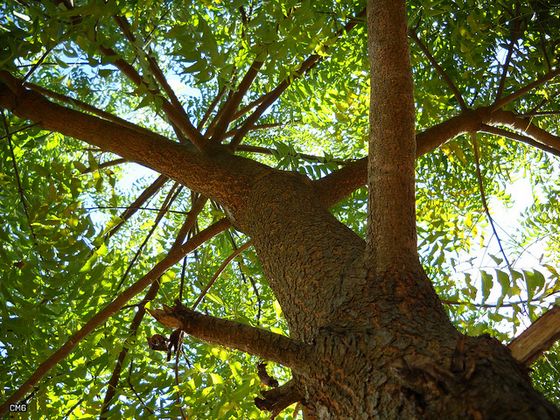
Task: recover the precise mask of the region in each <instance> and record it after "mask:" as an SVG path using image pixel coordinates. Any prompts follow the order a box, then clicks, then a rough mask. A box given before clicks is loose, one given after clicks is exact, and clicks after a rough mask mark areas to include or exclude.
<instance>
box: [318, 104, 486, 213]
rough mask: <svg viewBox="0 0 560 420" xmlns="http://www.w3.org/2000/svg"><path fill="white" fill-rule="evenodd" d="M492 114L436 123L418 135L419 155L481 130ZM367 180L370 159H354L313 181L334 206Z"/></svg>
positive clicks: (472, 114) (475, 112) (472, 113)
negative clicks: (458, 137) (368, 160)
mask: <svg viewBox="0 0 560 420" xmlns="http://www.w3.org/2000/svg"><path fill="white" fill-rule="evenodd" d="M489 117H490V112H489V110H488V109H487V108H478V109H475V110H467V111H465V112H463V113H461V114H459V115H457V116H455V117H453V118H450V119H449V120H447V121H444V122H442V123H439V124H436V125H434V126H433V127H430V128H428V129H426V130H424V131H422V132H421V133H418V134H417V135H416V157H419V156H422V155H424V154H426V153H428V152H431V151H432V150H434V149H436V148H437V147H439V146H441V145H442V144H444V143H445V142H447V141H449V140H451V139H453V138H455V137H457V136H459V135H461V134H465V133H468V132H472V131H478V130H479V129H480V127H481V125H482V124H483V123H484V121H486V120H487V119H488V118H489ZM366 182H367V159H366V158H363V159H360V160H357V161H355V162H352V163H350V164H348V165H346V166H344V167H343V168H341V169H339V170H338V171H334V172H333V173H331V174H329V175H327V176H325V177H323V178H321V179H319V180H317V181H314V182H313V184H314V185H315V188H316V190H317V193H318V194H319V196H320V198H321V200H322V201H323V202H324V203H325V205H327V206H329V207H330V206H332V205H334V204H336V203H337V202H338V201H340V200H342V199H343V198H344V197H347V196H348V195H349V194H350V193H352V191H354V190H356V189H357V188H359V187H361V186H364V185H365V184H366Z"/></svg>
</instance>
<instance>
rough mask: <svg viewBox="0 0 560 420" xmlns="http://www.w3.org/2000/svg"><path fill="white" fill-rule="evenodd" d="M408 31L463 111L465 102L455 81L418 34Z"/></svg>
mask: <svg viewBox="0 0 560 420" xmlns="http://www.w3.org/2000/svg"><path fill="white" fill-rule="evenodd" d="M408 33H409V35H410V37H411V38H412V39H413V40H414V42H416V44H417V45H418V47H419V48H420V49H421V50H422V52H423V53H424V55H425V56H426V58H427V59H428V61H429V62H430V64H431V65H432V66H433V67H434V69H435V70H436V72H437V73H438V74H439V75H440V76H441V78H442V79H443V80H444V81H445V83H447V86H448V87H449V89H450V90H451V92H452V93H453V96H455V99H456V100H457V103H458V104H459V106H460V107H461V110H463V111H465V110H466V109H467V108H468V107H467V104H466V103H465V100H464V99H463V95H461V92H459V89H457V86H455V83H453V80H451V77H449V75H448V74H447V72H446V71H445V70H444V69H443V67H441V65H440V64H439V63H438V62H437V60H436V59H435V57H434V56H433V55H432V53H431V52H430V50H429V49H428V47H426V44H424V43H423V42H422V40H421V39H420V38H419V37H418V34H417V33H416V32H415V31H412V30H410V31H408Z"/></svg>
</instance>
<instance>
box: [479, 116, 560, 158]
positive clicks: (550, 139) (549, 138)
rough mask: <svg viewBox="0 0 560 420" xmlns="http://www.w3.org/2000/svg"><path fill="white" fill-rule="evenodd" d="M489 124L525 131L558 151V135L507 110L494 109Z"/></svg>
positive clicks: (559, 147) (559, 141) (559, 145)
mask: <svg viewBox="0 0 560 420" xmlns="http://www.w3.org/2000/svg"><path fill="white" fill-rule="evenodd" d="M488 124H490V125H496V124H499V125H505V126H507V127H510V128H513V129H514V130H517V131H521V132H522V133H525V134H526V135H528V136H529V137H531V138H532V139H533V140H536V141H538V142H539V143H541V144H544V145H545V146H548V147H550V148H552V149H556V150H558V151H560V137H558V136H555V135H554V134H551V133H549V132H548V131H546V130H543V129H542V128H539V127H537V126H536V125H535V124H533V123H532V122H531V120H530V119H527V118H521V117H518V116H517V115H515V114H514V113H513V112H509V111H499V110H498V111H494V112H493V113H492V115H491V118H490V120H489V121H488Z"/></svg>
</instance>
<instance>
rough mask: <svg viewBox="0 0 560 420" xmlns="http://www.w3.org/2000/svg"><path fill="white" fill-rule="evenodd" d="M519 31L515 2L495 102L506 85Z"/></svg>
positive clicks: (517, 8)
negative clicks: (508, 40)
mask: <svg viewBox="0 0 560 420" xmlns="http://www.w3.org/2000/svg"><path fill="white" fill-rule="evenodd" d="M520 29H521V20H520V16H519V2H518V1H516V2H515V11H514V19H513V22H512V23H511V37H510V38H511V39H510V42H509V46H508V51H507V55H506V60H505V62H504V65H503V70H502V76H501V78H500V83H499V85H498V90H497V91H496V99H495V100H496V101H497V100H498V99H500V97H501V96H502V92H503V91H504V86H505V84H506V79H507V75H508V70H509V64H510V61H511V57H512V55H513V49H514V47H515V44H517V40H518V39H519V38H520V36H521V33H520Z"/></svg>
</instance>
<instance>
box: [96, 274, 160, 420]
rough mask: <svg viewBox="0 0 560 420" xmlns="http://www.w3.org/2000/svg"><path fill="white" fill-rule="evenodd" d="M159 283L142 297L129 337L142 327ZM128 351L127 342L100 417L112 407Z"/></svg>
mask: <svg viewBox="0 0 560 420" xmlns="http://www.w3.org/2000/svg"><path fill="white" fill-rule="evenodd" d="M159 285H160V283H159V280H157V281H155V282H153V283H152V285H151V286H150V288H149V289H148V292H147V293H146V295H145V296H144V298H143V299H142V301H141V302H140V303H139V304H138V309H137V310H136V314H135V315H134V318H133V319H132V323H131V324H130V329H129V333H128V336H129V337H134V336H135V335H136V333H137V332H138V328H139V327H140V324H141V323H142V319H143V318H144V315H145V313H146V304H147V303H148V302H150V301H152V300H153V299H154V298H155V297H156V295H157V293H158V291H159ZM128 351H129V347H128V346H127V345H126V343H125V344H124V346H123V348H122V350H121V352H120V353H119V356H118V358H117V362H116V364H115V367H114V368H113V373H112V374H111V379H109V382H108V383H107V392H106V393H105V398H104V400H103V405H102V407H101V415H100V418H106V417H107V416H106V415H105V414H106V413H107V412H108V411H109V408H110V407H111V405H110V404H111V401H112V399H113V397H114V396H115V394H116V392H117V386H118V384H119V378H120V376H121V372H122V369H123V366H124V361H125V359H126V356H127V354H128Z"/></svg>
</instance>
